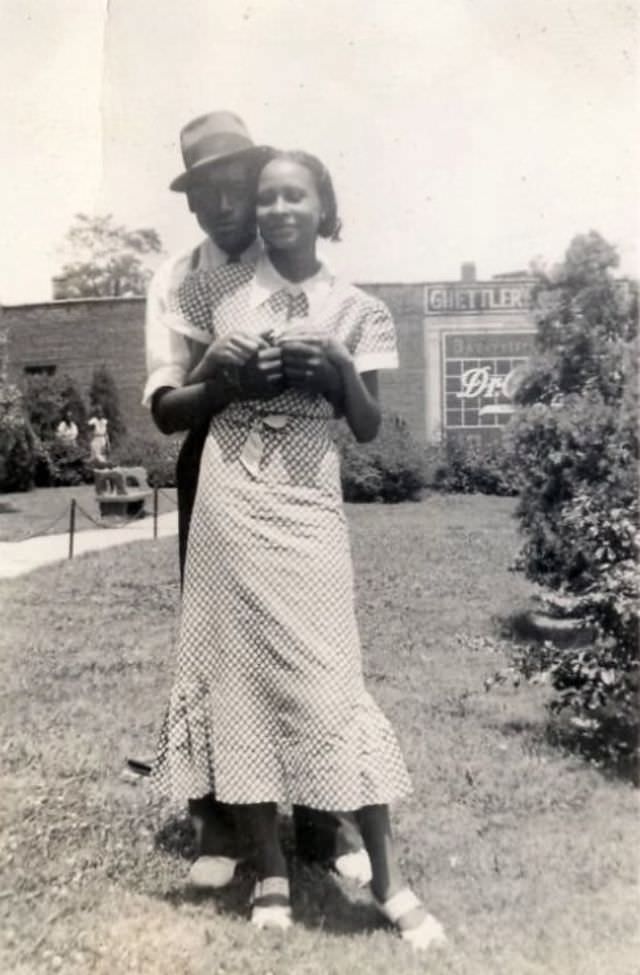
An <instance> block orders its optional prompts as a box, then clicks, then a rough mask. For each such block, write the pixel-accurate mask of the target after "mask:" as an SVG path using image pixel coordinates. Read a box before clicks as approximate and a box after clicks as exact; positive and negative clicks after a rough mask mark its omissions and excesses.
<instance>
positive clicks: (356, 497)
mask: <svg viewBox="0 0 640 975" xmlns="http://www.w3.org/2000/svg"><path fill="white" fill-rule="evenodd" d="M336 443H337V445H338V449H339V451H340V459H341V479H342V493H343V497H344V499H345V501H384V502H389V503H394V502H398V501H415V500H417V499H418V498H419V497H420V495H421V493H422V491H423V489H424V488H425V487H426V486H427V465H426V458H425V455H424V452H423V451H422V449H421V448H420V447H419V446H418V444H417V443H416V442H415V440H413V438H412V436H411V434H410V433H409V428H408V426H407V424H406V423H405V421H404V420H402V419H401V418H400V417H398V416H393V415H391V414H386V415H384V416H383V418H382V423H381V426H380V432H379V433H378V436H377V437H376V439H375V440H373V441H372V442H371V443H368V444H359V443H357V441H356V440H355V438H354V437H353V436H352V435H351V433H350V431H349V430H348V429H347V428H346V426H345V425H344V424H340V425H339V426H338V427H337V429H336Z"/></svg>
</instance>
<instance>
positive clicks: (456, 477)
mask: <svg viewBox="0 0 640 975" xmlns="http://www.w3.org/2000/svg"><path fill="white" fill-rule="evenodd" d="M434 487H435V488H436V489H437V490H440V491H454V492H457V493H460V494H497V495H503V496H509V495H513V494H516V493H517V487H516V476H515V472H514V470H513V462H512V457H511V454H510V452H509V450H508V449H507V448H506V446H505V443H504V441H503V439H502V436H501V435H498V437H496V438H495V439H492V440H491V441H489V442H483V443H475V442H470V441H465V440H451V441H449V443H448V444H446V446H445V449H444V457H443V459H442V460H441V462H440V464H439V465H438V467H437V468H436V471H435V478H434Z"/></svg>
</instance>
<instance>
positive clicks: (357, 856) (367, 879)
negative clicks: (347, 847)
mask: <svg viewBox="0 0 640 975" xmlns="http://www.w3.org/2000/svg"><path fill="white" fill-rule="evenodd" d="M333 865H334V867H335V871H336V873H337V874H339V875H340V876H341V877H344V878H345V879H346V880H353V881H355V882H356V883H357V884H358V886H359V887H366V885H367V884H370V883H371V860H370V859H369V854H368V853H367V851H366V850H365V849H362V850H356V851H355V852H353V853H343V854H342V856H339V857H336V859H335V860H334V863H333Z"/></svg>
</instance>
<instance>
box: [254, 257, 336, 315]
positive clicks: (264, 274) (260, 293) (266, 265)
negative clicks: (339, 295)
mask: <svg viewBox="0 0 640 975" xmlns="http://www.w3.org/2000/svg"><path fill="white" fill-rule="evenodd" d="M333 283H334V279H333V275H332V274H331V272H330V270H329V268H328V267H327V265H326V264H324V263H321V264H320V268H319V270H318V271H316V273H315V274H314V275H313V276H312V277H310V278H307V279H306V280H305V281H288V280H287V278H283V277H282V275H281V274H280V273H279V272H278V271H276V269H275V267H274V266H273V264H272V263H271V261H270V260H269V258H268V257H267V255H266V254H265V253H264V252H263V253H262V254H261V255H260V256H259V258H258V261H257V264H256V273H255V275H254V277H253V279H252V281H251V284H250V291H249V307H250V308H257V307H258V306H259V305H262V304H264V302H265V301H267V299H268V298H270V297H271V295H273V294H275V293H276V291H288V292H289V294H292V295H299V294H301V293H304V294H305V295H306V296H307V301H308V302H309V312H310V314H313V312H314V311H316V310H317V308H318V307H319V306H320V304H321V303H323V302H324V301H325V300H326V298H327V296H328V294H329V292H330V291H331V288H332V286H333Z"/></svg>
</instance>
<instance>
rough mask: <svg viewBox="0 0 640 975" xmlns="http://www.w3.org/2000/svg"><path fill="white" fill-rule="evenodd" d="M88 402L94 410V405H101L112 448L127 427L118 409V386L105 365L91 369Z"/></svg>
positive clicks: (125, 431) (120, 438) (121, 437)
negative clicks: (106, 421)
mask: <svg viewBox="0 0 640 975" xmlns="http://www.w3.org/2000/svg"><path fill="white" fill-rule="evenodd" d="M89 404H90V406H91V409H92V410H95V408H96V406H101V407H102V409H103V410H104V415H105V417H106V418H107V420H108V421H109V426H108V433H109V441H110V443H111V447H112V449H113V447H115V446H116V445H117V444H118V442H119V441H120V440H122V439H123V437H124V436H126V433H127V427H126V424H125V422H124V417H123V416H122V412H121V410H120V396H119V394H118V387H117V386H116V383H115V380H114V378H113V376H112V375H111V373H110V371H109V370H108V369H107V367H106V366H105V365H102V366H98V367H97V368H96V369H94V370H93V376H92V378H91V386H90V387H89Z"/></svg>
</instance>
